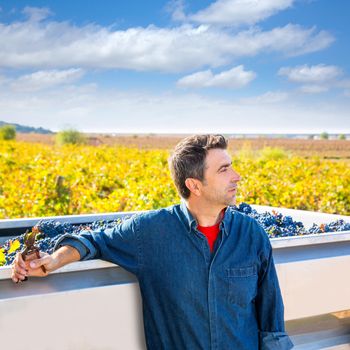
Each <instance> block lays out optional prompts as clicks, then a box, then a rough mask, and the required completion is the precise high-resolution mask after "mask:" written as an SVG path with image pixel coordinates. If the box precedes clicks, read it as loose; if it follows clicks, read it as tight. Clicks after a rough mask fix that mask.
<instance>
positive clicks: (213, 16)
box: [189, 0, 293, 26]
mask: <svg viewBox="0 0 350 350" xmlns="http://www.w3.org/2000/svg"><path fill="white" fill-rule="evenodd" d="M292 4H293V0H217V1H216V2H214V3H212V4H211V5H209V6H208V7H207V8H205V9H204V10H201V11H199V12H197V13H195V14H193V15H190V16H189V19H191V20H193V21H196V22H199V23H210V24H224V25H231V26H238V25H241V24H249V25H251V24H255V23H257V22H259V21H262V20H264V19H266V18H268V17H270V16H272V15H274V14H276V13H277V12H279V11H282V10H285V9H287V8H289V7H290V6H292Z"/></svg>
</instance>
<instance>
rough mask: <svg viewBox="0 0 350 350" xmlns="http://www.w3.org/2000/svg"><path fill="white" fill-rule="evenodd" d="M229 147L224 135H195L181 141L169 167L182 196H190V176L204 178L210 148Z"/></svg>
mask: <svg viewBox="0 0 350 350" xmlns="http://www.w3.org/2000/svg"><path fill="white" fill-rule="evenodd" d="M214 148H220V149H226V148H227V140H226V139H225V137H224V136H222V135H194V136H189V137H186V138H185V139H183V140H182V141H180V142H179V143H178V144H177V145H176V147H175V149H174V151H173V153H172V155H171V157H170V158H169V167H170V171H171V175H172V178H173V180H174V182H175V186H176V188H177V190H178V192H179V194H180V196H181V197H182V198H185V199H187V198H188V197H189V196H190V190H189V189H188V188H187V186H186V184H185V180H186V179H188V178H194V179H198V180H200V181H203V180H204V170H205V159H206V156H207V153H208V151H209V150H210V149H214Z"/></svg>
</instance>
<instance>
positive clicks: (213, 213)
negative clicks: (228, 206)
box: [185, 200, 225, 227]
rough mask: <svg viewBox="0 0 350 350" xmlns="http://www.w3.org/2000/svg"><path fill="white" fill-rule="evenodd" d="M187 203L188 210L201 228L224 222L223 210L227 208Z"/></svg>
mask: <svg viewBox="0 0 350 350" xmlns="http://www.w3.org/2000/svg"><path fill="white" fill-rule="evenodd" d="M185 203H186V206H187V209H188V210H189V211H190V212H191V214H192V215H193V217H194V218H195V219H196V221H197V223H198V225H200V226H204V227H207V226H214V225H216V224H217V223H218V222H220V221H221V220H222V210H223V209H224V208H225V207H213V206H210V205H206V204H199V203H193V202H192V201H190V200H188V201H186V202H185Z"/></svg>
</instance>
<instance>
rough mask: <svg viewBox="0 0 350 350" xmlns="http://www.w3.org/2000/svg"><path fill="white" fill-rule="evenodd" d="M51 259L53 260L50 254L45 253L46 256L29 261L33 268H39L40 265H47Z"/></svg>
mask: <svg viewBox="0 0 350 350" xmlns="http://www.w3.org/2000/svg"><path fill="white" fill-rule="evenodd" d="M50 261H51V257H50V255H44V256H43V257H42V258H40V259H35V260H32V261H31V262H30V263H29V266H30V267H31V268H32V269H37V268H38V267H40V266H43V265H45V264H48V263H49V262H50Z"/></svg>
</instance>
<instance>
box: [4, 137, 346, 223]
mask: <svg viewBox="0 0 350 350" xmlns="http://www.w3.org/2000/svg"><path fill="white" fill-rule="evenodd" d="M168 156H169V151H168V150H166V149H158V150H156V149H138V148H130V147H123V146H117V145H110V146H108V145H100V146H88V145H84V146H61V147H58V146H54V145H51V144H39V143H28V142H19V141H17V142H16V141H7V142H6V141H4V142H0V218H21V217H40V216H55V215H68V214H82V213H98V212H114V211H133V210H147V209H155V208H160V207H164V206H168V205H171V204H174V203H177V202H178V201H179V197H178V195H177V193H176V190H175V187H174V185H173V184H172V181H171V178H170V173H169V170H168V165H167V159H168ZM232 156H233V158H232V159H233V166H234V168H235V170H236V171H237V172H238V173H239V174H240V175H241V177H242V180H241V182H240V183H239V191H238V197H237V200H238V203H239V202H243V201H244V202H247V203H250V204H261V205H270V206H276V207H288V208H295V209H304V210H313V211H322V212H327V213H337V214H343V215H350V167H349V161H348V160H347V159H343V160H342V159H340V160H339V159H337V160H336V161H332V160H327V159H322V158H320V157H315V156H312V157H302V156H300V155H299V156H297V155H293V154H291V153H289V152H283V151H281V150H278V149H273V148H269V147H267V148H264V149H262V150H261V151H260V152H259V153H257V152H255V151H253V150H251V149H249V148H247V147H246V148H244V147H243V148H242V149H241V150H240V151H237V152H234V153H233V152H232Z"/></svg>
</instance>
